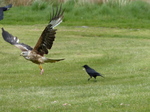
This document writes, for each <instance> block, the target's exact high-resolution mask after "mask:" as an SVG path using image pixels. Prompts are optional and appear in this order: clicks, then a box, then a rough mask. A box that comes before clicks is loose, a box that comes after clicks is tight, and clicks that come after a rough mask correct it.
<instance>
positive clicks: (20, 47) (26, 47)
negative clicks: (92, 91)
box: [14, 43, 33, 51]
mask: <svg viewBox="0 0 150 112" xmlns="http://www.w3.org/2000/svg"><path fill="white" fill-rule="evenodd" d="M14 45H15V46H16V47H17V48H19V49H20V50H21V51H28V50H32V49H33V48H32V47H30V46H28V45H26V44H24V43H17V44H14Z"/></svg>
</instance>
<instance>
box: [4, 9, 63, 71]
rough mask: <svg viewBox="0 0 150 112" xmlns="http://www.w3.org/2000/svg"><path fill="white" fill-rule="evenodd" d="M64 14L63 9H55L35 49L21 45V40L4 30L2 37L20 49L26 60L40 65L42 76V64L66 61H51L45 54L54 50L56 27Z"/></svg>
mask: <svg viewBox="0 0 150 112" xmlns="http://www.w3.org/2000/svg"><path fill="white" fill-rule="evenodd" d="M63 12H64V10H62V8H61V7H60V8H57V9H56V11H54V9H53V13H52V14H51V18H50V22H49V24H48V25H47V26H46V28H45V29H44V31H43V32H42V34H41V36H40V38H39V40H38V41H37V43H36V45H35V47H34V48H32V47H30V46H29V45H26V44H24V43H19V39H18V38H17V37H15V36H13V35H11V34H10V33H8V32H7V31H5V30H4V28H2V36H3V38H4V40H5V41H6V42H8V43H10V44H12V45H15V46H16V47H17V48H19V49H20V50H21V51H22V53H21V56H23V57H24V58H25V59H27V60H29V61H32V62H33V63H36V64H39V68H40V70H41V72H40V73H41V74H42V73H43V72H44V69H43V68H42V66H41V64H43V63H49V62H50V63H54V62H58V61H61V60H64V59H49V58H46V57H45V56H44V54H48V49H51V48H52V45H53V41H54V39H55V34H56V29H54V27H56V26H57V25H59V24H60V23H61V22H62V20H63Z"/></svg>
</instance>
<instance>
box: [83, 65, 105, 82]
mask: <svg viewBox="0 0 150 112" xmlns="http://www.w3.org/2000/svg"><path fill="white" fill-rule="evenodd" d="M83 67H84V68H85V70H86V72H87V73H88V74H89V76H90V78H89V79H88V81H89V80H90V79H91V78H92V77H94V78H95V79H96V77H97V76H101V77H103V78H104V76H102V75H101V74H100V73H98V72H96V71H95V70H94V69H92V68H90V67H89V66H88V65H84V66H83Z"/></svg>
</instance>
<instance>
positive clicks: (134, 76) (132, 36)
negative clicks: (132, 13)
mask: <svg viewBox="0 0 150 112" xmlns="http://www.w3.org/2000/svg"><path fill="white" fill-rule="evenodd" d="M0 27H4V28H5V30H7V31H9V32H10V33H12V34H13V35H14V36H17V37H18V38H19V39H20V41H21V42H24V43H26V44H29V45H31V46H34V45H35V43H36V41H37V38H38V37H39V36H40V34H41V32H42V30H43V29H44V27H45V25H43V24H40V25H32V26H31V25H24V26H21V25H6V24H5V25H0ZM57 29H58V30H57V34H56V36H57V38H56V40H55V42H54V45H53V48H52V49H51V50H50V53H49V54H48V55H46V57H49V58H65V60H64V61H62V62H58V63H55V64H51V63H49V64H44V65H43V67H44V70H45V72H44V74H43V75H40V70H39V68H38V66H37V65H35V64H33V63H31V62H29V61H26V60H25V59H23V57H20V56H19V54H20V51H19V50H18V49H17V48H15V47H14V46H11V45H10V44H8V43H6V42H4V40H3V39H2V38H0V43H1V45H0V57H1V58H0V68H1V71H0V111H2V112H23V111H24V112H77V111H78V112H149V111H150V104H149V101H150V94H149V90H150V86H149V85H150V81H149V80H150V76H149V72H150V69H149V67H150V63H149V62H150V58H149V54H150V50H149V46H150V36H149V35H150V34H149V29H119V28H102V27H86V28H85V27H78V26H77V27H76V26H63V25H62V24H61V25H60V26H59V27H57ZM84 64H88V65H89V66H91V67H92V68H94V69H95V70H97V71H98V72H100V73H102V74H104V76H105V78H101V77H97V81H95V80H94V79H91V80H90V81H87V79H88V78H89V76H88V75H87V74H86V73H85V71H83V70H82V69H83V68H82V66H83V65H84Z"/></svg>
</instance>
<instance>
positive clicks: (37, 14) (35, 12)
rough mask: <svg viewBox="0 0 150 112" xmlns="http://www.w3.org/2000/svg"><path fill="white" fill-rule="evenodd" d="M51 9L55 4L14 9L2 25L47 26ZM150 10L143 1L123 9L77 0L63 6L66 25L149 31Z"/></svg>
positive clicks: (114, 3) (130, 4)
mask: <svg viewBox="0 0 150 112" xmlns="http://www.w3.org/2000/svg"><path fill="white" fill-rule="evenodd" d="M110 1H111V0H110ZM58 5H60V4H58ZM52 6H53V7H55V6H56V3H53V2H44V1H40V0H38V1H35V2H33V3H32V5H30V6H25V7H24V6H18V7H15V6H14V7H12V8H11V10H9V11H7V12H5V14H4V20H3V21H0V24H11V25H34V24H45V23H48V21H49V16H50V12H51V10H52ZM149 7H150V4H148V3H147V2H143V1H133V2H127V4H125V5H121V6H120V4H119V3H116V2H108V3H104V4H96V3H93V4H90V3H84V4H80V3H78V2H77V0H69V1H68V2H65V3H63V8H64V9H65V13H64V15H65V17H64V23H63V25H65V26H73V25H75V26H81V25H82V26H97V27H117V28H150V24H149V20H150V8H149Z"/></svg>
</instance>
